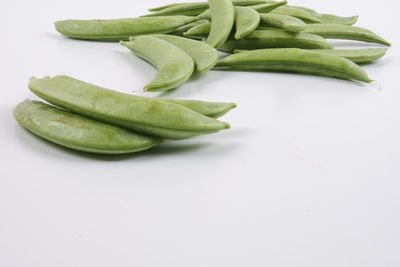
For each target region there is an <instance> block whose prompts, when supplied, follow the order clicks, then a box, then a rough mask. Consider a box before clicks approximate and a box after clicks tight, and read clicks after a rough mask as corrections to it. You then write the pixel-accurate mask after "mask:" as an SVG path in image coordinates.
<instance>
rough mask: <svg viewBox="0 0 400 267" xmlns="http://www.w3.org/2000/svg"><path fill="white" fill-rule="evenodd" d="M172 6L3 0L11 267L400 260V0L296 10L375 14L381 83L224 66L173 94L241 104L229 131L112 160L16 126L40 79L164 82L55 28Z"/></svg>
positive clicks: (4, 244)
mask: <svg viewBox="0 0 400 267" xmlns="http://www.w3.org/2000/svg"><path fill="white" fill-rule="evenodd" d="M167 3H168V1H166V0H151V1H150V0H148V1H134V0H132V1H126V0H124V1H123V0H114V1H102V0H91V1H83V0H69V1H50V0H36V1H8V0H5V1H3V2H2V5H1V16H0V23H1V35H2V37H1V43H0V48H1V49H0V53H1V57H0V60H1V63H0V64H1V65H0V66H1V74H2V75H1V76H2V77H1V81H2V84H1V97H0V119H1V125H2V126H1V131H0V142H1V152H0V153H1V154H0V157H1V161H0V164H1V168H0V174H1V175H0V266H1V267H3V266H4V267H54V266H57V267H64V266H68V267H81V266H82V267H91V266H96V267H100V266H104V267H106V266H118V267H125V266H146V267H147V266H149V267H150V266H152V267H153V266H160V267H164V266H171V267H172V266H174V267H176V266H182V267H183V266H185V267H187V266H191V267H197V266H212V267H214V266H215V267H217V266H218V267H221V266H252V267H258V266H273V267H292V266H296V267H320V266H323V267H338V266H351V267H358V266H359V267H373V266H374V267H375V266H380V267H398V266H400V214H399V212H400V194H399V191H400V157H399V150H400V126H399V122H400V119H399V116H400V86H399V79H400V64H399V56H400V55H399V45H400V38H399V33H398V32H399V30H398V24H399V22H398V18H399V7H400V6H399V4H398V3H397V2H396V1H393V0H390V1H389V0H386V1H379V2H376V1H375V2H373V1H361V0H353V1H345V0H336V1H319V0H304V1H294V0H293V1H291V3H292V4H297V5H304V6H309V7H313V8H315V9H317V10H319V11H321V12H330V13H336V14H340V15H349V16H350V15H355V14H359V15H360V20H359V24H358V25H361V26H365V27H368V28H370V29H372V30H374V31H375V32H377V33H378V34H380V35H382V36H383V37H385V38H387V39H389V40H390V41H392V43H393V48H391V49H390V50H389V51H388V55H387V57H386V58H384V59H383V60H380V61H378V62H377V63H375V64H373V65H368V66H365V69H366V70H367V72H368V73H369V75H370V76H371V78H373V79H375V80H376V82H375V83H373V84H371V85H366V84H361V83H355V82H348V81H341V80H336V79H329V78H320V77H309V76H301V75H295V74H272V73H239V72H217V71H210V72H208V73H206V74H204V75H201V76H199V77H196V78H194V79H192V80H190V81H189V82H187V83H186V84H185V85H184V86H182V87H181V88H179V89H177V90H175V91H173V92H171V93H168V94H166V95H165V96H168V97H174V98H181V99H201V100H209V101H229V102H236V103H237V104H238V108H237V109H236V110H234V111H232V112H231V113H230V114H229V115H227V116H225V117H224V118H223V120H224V121H227V122H229V123H231V124H232V129H231V130H229V131H225V132H221V133H219V134H215V135H209V136H202V137H198V138H194V139H191V140H188V141H182V142H166V143H165V144H163V145H162V146H160V147H158V148H155V149H153V150H151V151H148V152H145V153H140V154H136V155H129V156H122V157H101V156H93V155H88V154H83V153H77V152H72V151H70V150H67V149H63V148H60V147H58V146H55V145H52V144H50V143H48V142H46V141H43V140H41V139H39V138H37V137H35V136H33V135H31V134H30V133H28V132H27V131H25V130H23V129H22V128H21V127H20V126H19V125H18V124H17V123H16V121H15V120H14V118H13V117H12V109H13V107H14V106H15V105H16V104H17V103H19V102H21V101H23V100H24V99H25V98H31V99H36V97H35V96H34V95H33V94H32V93H30V92H29V90H28V88H27V83H28V78H29V77H30V76H32V75H35V76H37V77H43V76H47V75H58V74H66V75H70V76H73V77H75V78H78V79H82V80H85V81H87V82H91V83H94V84H97V85H101V86H104V87H107V88H112V89H115V90H120V91H123V92H127V93H129V92H132V91H136V92H139V91H140V90H141V88H142V87H143V86H144V85H145V84H146V83H147V82H149V81H150V80H151V79H152V77H153V76H154V74H155V70H154V69H153V67H152V66H150V65H148V64H147V63H145V62H144V61H142V60H140V59H138V58H136V57H135V56H133V55H132V54H131V53H130V52H129V51H128V50H127V49H126V48H124V47H122V46H120V45H118V44H115V43H93V42H84V41H75V40H69V39H66V38H64V37H63V36H61V35H59V34H57V32H56V31H55V30H54V28H53V22H54V21H56V20H59V19H66V18H83V19H86V18H120V17H133V16H139V15H141V14H144V13H145V12H146V8H149V7H152V6H157V5H160V4H167ZM334 44H336V45H338V46H340V47H344V46H343V45H348V44H349V42H344V43H343V42H334ZM362 47H371V45H363V46H362Z"/></svg>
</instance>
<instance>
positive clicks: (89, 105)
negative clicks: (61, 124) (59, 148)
mask: <svg viewBox="0 0 400 267" xmlns="http://www.w3.org/2000/svg"><path fill="white" fill-rule="evenodd" d="M29 89H30V90H31V91H32V92H33V93H34V94H36V95H37V96H39V97H40V98H42V99H44V100H46V101H47V102H49V103H51V104H53V105H56V106H59V107H61V108H64V109H67V110H70V111H72V112H74V113H77V114H81V115H83V116H86V117H89V118H92V119H95V120H98V121H101V122H104V123H109V124H112V125H116V126H120V127H123V128H127V129H131V130H134V131H136V132H140V133H143V134H148V135H153V136H158V137H161V138H165V139H175V140H180V139H186V138H190V137H194V136H197V135H202V134H210V133H215V132H218V131H220V130H224V129H229V128H230V126H229V124H227V123H225V122H221V121H218V120H215V119H212V118H209V117H206V116H204V115H202V114H200V113H198V112H195V111H194V110H191V109H189V108H187V107H185V106H182V105H178V104H174V103H167V102H165V101H160V100H158V99H156V98H150V97H140V96H134V95H130V94H124V93H120V92H116V91H112V90H109V89H106V88H102V87H99V86H95V85H92V84H89V83H86V82H83V81H80V80H77V79H74V78H71V77H68V76H56V77H53V78H50V77H46V78H43V79H37V78H34V77H32V78H31V79H30V81H29Z"/></svg>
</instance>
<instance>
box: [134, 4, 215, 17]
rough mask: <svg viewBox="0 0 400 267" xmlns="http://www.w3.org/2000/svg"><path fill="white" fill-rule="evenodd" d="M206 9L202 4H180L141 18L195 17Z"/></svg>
mask: <svg viewBox="0 0 400 267" xmlns="http://www.w3.org/2000/svg"><path fill="white" fill-rule="evenodd" d="M206 9H208V6H207V5H204V3H182V4H179V5H172V6H169V7H166V8H164V9H162V10H159V11H156V12H154V13H150V14H147V15H144V16H142V17H155V16H176V15H185V16H197V15H200V14H201V13H203V12H204V11H205V10H206Z"/></svg>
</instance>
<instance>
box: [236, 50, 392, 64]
mask: <svg viewBox="0 0 400 267" xmlns="http://www.w3.org/2000/svg"><path fill="white" fill-rule="evenodd" d="M247 51H248V50H239V49H238V50H235V54H236V53H242V52H247ZM310 51H315V52H320V53H326V54H329V55H335V56H338V57H344V58H347V59H348V60H351V61H353V62H354V63H357V64H365V63H369V62H372V61H374V60H377V59H380V58H382V57H383V56H385V54H386V51H387V49H386V48H364V49H310Z"/></svg>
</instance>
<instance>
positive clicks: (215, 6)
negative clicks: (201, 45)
mask: <svg viewBox="0 0 400 267" xmlns="http://www.w3.org/2000/svg"><path fill="white" fill-rule="evenodd" d="M208 5H209V6H210V11H211V30H210V34H209V35H208V37H207V40H206V43H208V44H209V45H211V46H212V47H215V48H219V47H220V46H221V45H223V44H224V43H225V41H226V40H227V39H228V37H229V35H230V34H231V31H232V28H233V23H234V21H235V10H234V8H233V4H232V0H208Z"/></svg>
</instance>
